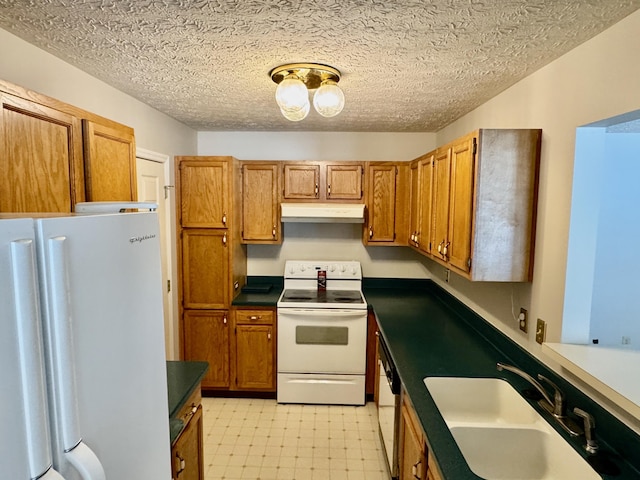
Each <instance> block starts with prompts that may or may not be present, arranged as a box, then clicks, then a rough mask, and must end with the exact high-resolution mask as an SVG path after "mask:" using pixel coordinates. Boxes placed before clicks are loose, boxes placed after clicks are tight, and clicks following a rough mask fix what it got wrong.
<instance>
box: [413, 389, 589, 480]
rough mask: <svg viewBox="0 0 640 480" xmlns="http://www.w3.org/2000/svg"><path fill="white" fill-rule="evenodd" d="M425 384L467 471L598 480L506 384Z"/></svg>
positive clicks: (500, 479)
mask: <svg viewBox="0 0 640 480" xmlns="http://www.w3.org/2000/svg"><path fill="white" fill-rule="evenodd" d="M424 383H425V385H426V386H427V388H428V389H429V393H430V394H431V397H432V398H433V400H434V402H435V403H436V406H437V407H438V410H439V411H440V414H441V415H442V417H443V418H444V420H445V422H446V424H447V426H448V427H449V430H450V431H451V434H452V436H453V438H454V440H455V442H456V444H457V445H458V448H460V451H461V452H462V455H463V457H464V459H465V461H466V462H467V464H468V465H469V468H470V469H471V471H472V472H473V473H475V474H476V475H478V476H479V477H482V478H485V479H496V480H506V479H519V480H551V479H558V480H567V479H572V478H576V479H580V480H591V479H593V480H598V479H601V477H600V476H599V475H598V474H597V473H596V472H595V471H594V470H593V469H592V468H591V467H590V466H589V464H588V463H587V462H586V460H585V459H584V458H582V456H580V454H579V453H578V452H576V451H575V450H574V449H573V448H572V447H571V445H569V443H568V442H567V441H566V440H565V439H564V438H563V437H562V436H561V435H560V434H559V433H558V432H557V431H556V430H554V429H553V428H552V427H551V425H549V423H547V421H546V420H545V419H544V418H543V417H542V416H541V415H540V414H539V413H538V412H537V411H536V410H535V409H534V408H533V407H532V406H531V405H529V403H528V402H527V401H526V400H525V399H524V398H523V397H522V396H521V395H520V394H519V393H518V392H517V391H516V390H515V389H514V388H513V387H512V386H511V385H510V384H509V383H508V382H506V381H505V380H501V379H497V378H462V377H426V378H425V379H424Z"/></svg>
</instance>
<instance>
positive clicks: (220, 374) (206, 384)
mask: <svg viewBox="0 0 640 480" xmlns="http://www.w3.org/2000/svg"><path fill="white" fill-rule="evenodd" d="M230 330H231V328H230V322H229V313H228V311H226V310H185V311H184V359H185V360H193V361H201V362H209V370H208V371H207V374H206V375H205V377H204V378H203V379H202V387H203V388H205V389H209V388H216V389H220V388H222V389H227V388H229V387H230V385H231V383H230V370H231V369H230V356H231V343H230V339H231V335H230V333H231V332H230Z"/></svg>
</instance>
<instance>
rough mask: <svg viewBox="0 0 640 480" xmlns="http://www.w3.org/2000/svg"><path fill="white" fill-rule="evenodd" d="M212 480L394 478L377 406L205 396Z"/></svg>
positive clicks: (206, 450) (206, 449) (206, 457)
mask: <svg viewBox="0 0 640 480" xmlns="http://www.w3.org/2000/svg"><path fill="white" fill-rule="evenodd" d="M202 406H203V427H204V428H203V436H204V471H205V479H206V480H241V479H253V480H280V479H282V480H318V479H321V480H389V474H388V471H387V467H386V464H385V458H384V452H383V450H382V448H381V445H380V437H379V434H378V422H377V413H376V406H375V404H374V403H371V402H370V403H367V404H366V405H364V406H360V407H355V406H334V405H281V404H277V403H276V401H275V400H265V399H247V398H203V399H202Z"/></svg>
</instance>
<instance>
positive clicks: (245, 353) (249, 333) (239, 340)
mask: <svg viewBox="0 0 640 480" xmlns="http://www.w3.org/2000/svg"><path fill="white" fill-rule="evenodd" d="M274 333H275V332H274V329H273V326H272V325H236V387H237V388H238V389H251V390H274V389H275V368H274V367H275V361H274V358H275V342H276V339H275V334H274Z"/></svg>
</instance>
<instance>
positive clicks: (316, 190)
mask: <svg viewBox="0 0 640 480" xmlns="http://www.w3.org/2000/svg"><path fill="white" fill-rule="evenodd" d="M314 192H315V194H316V198H317V197H318V192H319V190H318V184H317V183H316V188H315V190H314Z"/></svg>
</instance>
